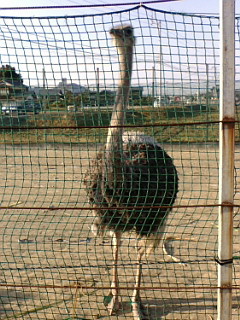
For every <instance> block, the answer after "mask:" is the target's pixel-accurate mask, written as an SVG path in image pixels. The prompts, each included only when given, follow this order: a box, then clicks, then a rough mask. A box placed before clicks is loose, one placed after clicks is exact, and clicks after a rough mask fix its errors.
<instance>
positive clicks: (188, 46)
mask: <svg viewBox="0 0 240 320" xmlns="http://www.w3.org/2000/svg"><path fill="white" fill-rule="evenodd" d="M224 1H227V0H224ZM120 2H122V3H126V2H128V3H131V2H135V0H128V1H126V0H38V1H36V0H24V2H23V1H22V0H8V1H6V2H1V3H0V17H6V16H7V17H9V16H10V17H49V16H61V17H62V16H63V17H65V16H73V15H74V16H75V15H76V16H77V15H80V16H81V15H86V14H87V15H91V14H99V13H101V14H103V13H107V12H113V11H120V10H124V9H128V8H129V7H128V6H119V3H120ZM142 2H143V3H144V1H142ZM96 3H97V4H105V5H106V4H107V3H109V4H112V3H116V6H102V7H95V8H93V7H91V8H90V7H89V8H87V9H86V8H74V9H73V8H71V9H34V10H30V9H24V10H20V9H14V10H3V9H2V10H1V8H6V7H8V8H14V7H36V6H38V7H39V6H60V5H62V6H73V5H94V4H96ZM219 3H220V0H179V1H170V2H162V3H155V4H147V6H148V7H150V8H155V9H158V10H164V11H170V12H179V13H191V14H192V13H193V14H200V15H204V14H205V15H209V16H212V15H214V16H215V15H218V14H219ZM131 7H133V6H131ZM138 14H139V13H137V12H135V13H133V14H132V18H133V20H132V21H133V23H134V24H135V26H136V27H138V21H139V23H140V24H142V25H144V23H145V22H144V20H143V18H144V17H145V16H144V13H141V10H140V14H142V16H141V18H142V19H140V20H138ZM236 14H237V15H240V0H236ZM126 16H127V14H126ZM126 16H125V17H126ZM104 17H105V18H104V21H105V22H104V23H106V28H108V27H109V26H110V25H111V23H112V22H111V15H105V16H104ZM114 17H117V15H114ZM122 18H124V16H122V17H121V19H122ZM169 19H170V20H171V18H169ZM184 19H185V18H184ZM186 19H187V18H186ZM0 20H1V19H0ZM24 20H26V19H24ZM31 20H32V23H33V24H34V26H33V25H32V24H30V22H29V21H28V22H26V24H24V22H23V21H22V20H21V19H12V20H11V19H8V20H6V19H3V22H2V23H3V25H2V26H1V30H3V31H4V32H2V34H1V33H0V39H2V40H4V41H5V42H2V43H3V44H4V43H6V49H5V51H4V49H3V48H1V54H0V65H2V64H3V65H6V64H10V65H12V66H14V67H15V68H16V69H17V71H18V72H20V73H21V74H22V76H23V79H24V83H25V84H27V85H30V86H32V85H34V86H35V85H36V86H37V85H39V84H42V83H43V79H42V77H43V75H42V70H43V69H44V70H46V72H47V80H48V81H49V85H51V86H54V85H55V84H56V83H58V82H59V81H61V79H63V78H67V79H71V80H72V81H73V82H74V83H78V82H80V83H81V85H84V86H87V85H92V84H94V85H96V70H97V69H99V71H100V78H102V82H104V83H105V82H106V83H109V82H111V81H112V80H113V77H114V76H118V72H117V71H118V58H117V56H116V50H115V48H114V47H113V46H112V43H111V39H109V38H110V37H109V36H108V34H106V30H103V29H101V28H103V27H102V26H103V24H101V18H99V20H97V19H95V20H94V21H93V20H91V19H90V18H89V19H85V20H84V21H82V20H81V19H80V18H79V19H77V20H76V21H78V23H80V25H81V23H83V24H84V25H85V26H86V28H87V30H88V33H86V34H85V33H84V32H85V31H84V29H78V27H77V26H76V25H75V24H74V23H75V20H71V19H70V18H68V23H69V24H70V26H71V28H70V29H71V32H70V33H69V30H68V29H67V26H66V25H65V21H64V19H62V18H61V19H59V20H58V22H56V21H55V20H54V19H51V22H49V21H48V20H47V19H41V20H42V22H41V23H40V24H39V22H37V21H36V19H35V20H34V19H31ZM215 20H216V19H215ZM215 20H214V22H212V23H213V24H215V26H214V27H213V26H212V28H215V29H214V30H210V29H209V28H210V27H209V26H210V24H209V21H210V20H208V21H199V20H197V19H196V18H195V20H194V22H192V21H190V24H192V23H193V24H192V25H194V27H192V28H193V29H194V32H195V33H194V35H192V34H191V33H192V31H193V29H189V30H190V31H189V32H188V33H185V34H183V29H182V27H183V24H181V21H178V23H179V25H178V28H179V29H178V32H177V33H175V32H174V31H169V32H170V33H169V34H168V35H165V36H164V34H163V32H164V31H163V32H162V31H161V39H162V40H159V27H158V22H157V20H156V18H155V20H154V13H152V14H150V15H149V21H150V24H151V23H152V24H151V28H149V27H147V28H138V29H136V30H137V32H138V34H137V36H138V37H137V49H136V54H135V56H138V59H139V60H136V62H135V65H137V69H136V71H135V73H134V77H135V83H138V82H139V81H140V80H141V81H143V82H144V83H146V82H149V83H152V80H151V78H152V77H153V68H154V63H155V67H156V77H157V76H158V75H159V74H161V73H162V74H164V77H165V79H166V81H170V80H171V79H172V78H173V77H174V79H180V78H181V79H185V80H186V81H193V80H194V81H195V78H196V77H197V78H201V77H203V78H204V79H205V78H206V65H208V67H209V79H210V80H211V79H215V78H216V77H217V76H216V75H217V73H218V69H217V67H216V66H217V62H216V61H215V59H216V57H217V55H218V52H217V49H214V46H215V45H216V46H217V32H218V30H217V29H216V28H218V24H217V25H216V21H215ZM5 21H6V22H5ZM81 21H82V22H81ZM120 21H122V20H120ZM151 21H152V22H151ZM98 22H99V24H96V25H95V23H98ZM175 22H176V21H175ZM202 22H206V23H205V24H203V25H202ZM48 23H50V24H51V25H50V24H48ZM58 23H59V25H58ZM172 23H173V22H172ZM60 25H61V27H60ZM187 25H188V20H186V26H187ZM208 25H209V26H208ZM95 26H97V27H98V28H100V29H101V30H100V31H99V30H98V34H99V36H98V37H97V38H96V36H95V34H96V30H95V29H94V28H95ZM135 26H134V27H135ZM145 27H146V26H145ZM162 27H163V28H162V29H163V30H167V27H166V26H165V25H164V24H163V25H162ZM165 27H166V28H165ZM172 27H173V28H174V27H175V26H174V25H173V26H172ZM34 28H35V29H34ZM169 28H170V29H171V25H169ZM201 28H205V29H204V37H205V38H204V42H202V41H203V36H202V34H203V32H202V31H203V30H202V29H201ZM170 29H169V30H170ZM150 30H151V31H150ZM140 32H144V34H141V33H140ZM166 32H167V31H166ZM212 32H213V33H212ZM24 34H27V35H28V36H27V37H26V36H24ZM62 34H64V38H63V37H62ZM209 34H211V35H213V38H209ZM88 35H90V36H91V37H89V38H88ZM28 37H29V38H28ZM71 37H74V38H71ZM168 37H169V38H168ZM176 37H178V39H176ZM215 37H216V39H215ZM13 38H14V41H12V39H13ZM79 39H80V41H79ZM152 39H155V40H154V43H152ZM72 40H74V41H72ZM46 41H47V42H48V44H47V42H46ZM149 41H150V42H149ZM159 41H160V42H159ZM166 41H172V43H171V45H172V47H171V48H172V49H171V50H172V51H171V52H170V51H169V50H168V47H169V46H168V44H167V43H166ZM174 41H175V42H176V41H177V43H178V45H177V46H176V45H175V42H174ZM144 46H145V49H141V48H144ZM204 46H206V48H205V47H204ZM160 47H161V48H162V49H160ZM203 47H204V49H202V48H203ZM11 48H14V50H15V51H14V50H13V49H11ZM16 48H17V49H16ZM99 49H100V51H99ZM137 50H138V51H137ZM143 50H145V51H144V52H143ZM161 50H163V51H162V57H163V58H162V66H163V67H161V68H165V71H162V70H160V71H159V69H160V67H159V65H160V54H159V52H160V51H161ZM164 50H165V52H164ZM194 50H195V51H194ZM214 50H215V51H214ZM135 59H136V58H135ZM180 59H181V61H180ZM109 62H110V63H109ZM51 70H53V71H51ZM79 70H81V72H79ZM164 72H165V73H164ZM173 74H174V76H173ZM79 75H80V76H81V79H79ZM190 76H191V79H189V77H190ZM134 77H133V80H134ZM169 79H170V80H169ZM159 81H160V80H159ZM159 81H158V82H159ZM138 85H139V83H138Z"/></svg>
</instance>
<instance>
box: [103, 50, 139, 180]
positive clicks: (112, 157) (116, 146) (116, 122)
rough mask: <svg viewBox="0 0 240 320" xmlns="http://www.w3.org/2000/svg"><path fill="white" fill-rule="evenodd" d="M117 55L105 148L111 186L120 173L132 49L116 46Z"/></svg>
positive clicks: (107, 172)
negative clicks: (117, 79)
mask: <svg viewBox="0 0 240 320" xmlns="http://www.w3.org/2000/svg"><path fill="white" fill-rule="evenodd" d="M118 53H119V55H120V82H119V85H118V89H117V96H116V101H115V105H114V108H113V112H112V118H111V122H110V127H109V129H108V136H107V143H106V147H105V161H106V173H105V174H106V175H107V179H108V181H109V182H110V183H111V184H112V183H114V180H115V182H116V181H117V180H118V179H119V178H120V177H119V174H120V175H121V173H122V168H121V162H122V134H123V127H122V126H123V124H124V119H125V111H126V109H127V106H128V100H129V90H130V83H131V74H132V56H133V47H132V46H118Z"/></svg>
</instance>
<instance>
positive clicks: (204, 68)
mask: <svg viewBox="0 0 240 320" xmlns="http://www.w3.org/2000/svg"><path fill="white" fill-rule="evenodd" d="M236 22H237V23H236V37H237V39H236V72H237V75H238V74H239V56H240V55H239V34H240V33H239V19H236ZM126 24H131V25H132V26H133V27H134V32H135V36H136V45H135V49H134V60H133V72H132V84H131V90H130V97H129V108H128V110H127V111H126V115H125V117H126V121H125V126H126V129H127V130H130V131H131V130H133V129H135V130H140V131H143V132H144V133H145V134H148V135H150V136H153V137H154V138H155V139H156V140H157V141H158V142H159V143H160V144H161V146H162V147H163V148H164V149H165V150H166V151H167V152H168V154H169V155H170V156H171V157H172V159H173V161H174V164H175V166H176V168H177V171H178V175H179V192H178V195H177V200H176V202H175V203H174V207H173V210H172V211H171V213H170V214H169V215H168V218H167V222H166V228H165V230H164V236H163V240H162V243H161V245H160V246H159V247H158V248H157V250H156V252H155V253H153V254H151V255H149V256H148V257H146V258H144V259H143V261H142V272H143V279H142V283H141V297H142V302H143V304H144V306H145V309H146V310H145V311H146V313H147V315H148V318H149V319H214V318H216V313H217V311H216V305H217V263H216V261H215V257H216V256H217V226H218V223H217V217H218V158H219V149H218V128H219V121H218V120H219V19H218V18H217V17H206V16H195V15H187V14H176V13H171V12H163V11H157V10H153V9H150V8H148V7H146V6H138V7H136V8H133V9H131V10H124V11H121V12H115V13H112V12H111V13H109V14H98V15H82V16H77V15H76V16H68V17H66V16H64V15H63V16H58V17H40V18H38V17H32V18H19V17H0V43H1V49H0V59H1V63H0V64H1V65H2V67H1V68H0V102H1V117H0V129H1V130H0V143H1V144H0V149H1V151H0V159H1V160H0V202H1V211H0V217H1V218H0V219H1V228H0V239H1V248H0V255H1V270H0V305H1V308H0V318H1V319H15V318H19V319H49V320H50V319H64V320H67V319H113V320H114V319H119V320H121V319H133V314H132V312H131V310H132V303H131V297H132V290H133V287H134V282H135V276H136V269H137V265H138V261H137V252H136V249H135V246H136V235H135V233H134V232H130V233H124V235H123V239H122V245H121V252H120V258H119V262H118V266H117V267H118V273H119V285H120V288H121V299H122V300H121V302H122V303H121V308H120V310H119V311H118V312H117V313H116V314H113V315H109V313H108V310H107V308H106V307H105V306H104V303H103V302H104V300H106V299H107V294H108V291H109V289H110V286H111V272H112V260H113V258H112V250H113V247H112V239H111V237H110V236H109V235H108V234H106V235H104V236H103V237H100V236H96V237H95V236H94V235H93V233H92V232H91V230H90V229H91V225H92V223H93V210H92V208H91V206H90V205H89V203H88V200H87V197H86V190H85V186H84V184H83V180H84V174H85V172H86V170H87V169H88V168H89V163H90V160H91V159H93V158H94V156H95V155H96V152H97V151H98V150H99V149H100V148H101V147H102V146H103V144H104V143H105V142H106V139H107V129H108V126H109V123H110V119H111V114H112V107H113V104H114V100H115V96H116V90H117V86H118V82H119V77H120V75H119V56H118V54H117V51H116V47H115V46H114V44H113V43H112V38H111V36H110V34H109V30H110V29H111V28H112V27H113V26H116V25H126ZM236 88H237V89H239V90H240V87H239V81H236ZM237 92H238V90H236V103H237V104H238V94H237ZM239 92H240V91H239ZM239 97H240V94H239ZM239 99H240V98H239ZM237 109H238V108H237ZM237 111H238V110H237ZM236 141H237V143H238V142H239V123H238V122H237V124H236ZM238 155H239V147H238V145H237V146H236V155H235V158H236V162H235V168H236V179H235V180H236V184H235V191H236V193H235V200H236V203H238V200H239V181H238V180H239V177H238V175H237V172H238V168H239V166H240V165H239V164H238V161H239V156H238ZM238 211H239V208H238V207H237V206H236V208H235V221H234V274H233V277H234V279H233V319H239V318H240V314H239V297H238V294H237V291H238V290H237V289H239V272H240V270H239V257H240V255H239V236H238V234H239V223H238ZM162 244H163V245H162Z"/></svg>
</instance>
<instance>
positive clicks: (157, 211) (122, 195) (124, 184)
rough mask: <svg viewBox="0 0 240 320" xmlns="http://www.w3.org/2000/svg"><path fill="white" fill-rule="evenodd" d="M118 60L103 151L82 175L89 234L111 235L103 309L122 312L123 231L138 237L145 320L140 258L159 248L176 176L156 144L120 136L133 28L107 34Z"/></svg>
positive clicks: (136, 304)
mask: <svg viewBox="0 0 240 320" xmlns="http://www.w3.org/2000/svg"><path fill="white" fill-rule="evenodd" d="M110 34H111V35H112V37H113V39H114V40H115V44H116V47H117V51H118V54H119V59H120V82H119V85H118V90H117V95H116V101H115V105H114V108H113V112H112V117H111V122H110V126H109V129H108V135H107V142H106V145H105V147H104V148H103V149H102V150H101V151H100V152H99V153H98V154H97V156H96V159H95V160H93V162H92V163H91V165H90V169H89V170H88V171H87V173H86V176H85V180H84V183H85V186H86V191H87V195H88V198H89V203H90V204H91V206H92V207H93V209H94V213H95V220H94V223H93V225H92V231H93V232H94V233H95V235H99V236H100V235H103V234H104V233H105V232H106V231H110V233H111V235H112V237H113V240H112V247H113V271H112V282H111V290H110V292H109V296H108V299H107V300H108V303H107V308H108V310H109V313H110V315H112V314H114V313H116V312H117V311H118V310H119V309H120V301H119V295H120V292H119V283H118V256H119V248H120V245H121V237H122V234H123V233H124V232H129V231H133V232H135V234H136V238H137V241H136V243H137V245H136V247H137V255H138V267H137V272H136V281H135V286H134V290H133V294H132V298H131V300H132V312H133V316H134V319H135V320H143V319H147V317H146V314H145V312H144V308H143V305H142V303H141V299H140V289H139V287H140V284H141V276H142V262H141V261H142V258H143V256H144V254H146V255H148V254H149V253H150V252H152V251H154V249H155V248H156V247H157V246H158V245H159V242H160V240H161V237H162V234H163V230H164V221H165V219H166V216H167V214H168V213H169V212H170V211H171V206H172V205H173V203H174V201H175V198H176V195H177V192H178V175H177V171H176V168H175V166H174V164H173V161H172V159H171V158H170V157H169V155H168V154H167V153H166V152H165V151H164V150H163V149H162V148H161V146H160V145H159V144H158V142H157V141H156V140H155V139H154V138H153V137H150V136H146V135H144V134H143V133H142V132H138V131H137V132H132V131H129V132H124V131H123V127H124V122H125V114H124V113H125V111H126V109H127V106H128V100H129V90H130V82H131V73H132V61H133V48H134V44H135V38H134V34H133V28H132V26H129V25H127V26H120V27H116V28H113V29H111V30H110Z"/></svg>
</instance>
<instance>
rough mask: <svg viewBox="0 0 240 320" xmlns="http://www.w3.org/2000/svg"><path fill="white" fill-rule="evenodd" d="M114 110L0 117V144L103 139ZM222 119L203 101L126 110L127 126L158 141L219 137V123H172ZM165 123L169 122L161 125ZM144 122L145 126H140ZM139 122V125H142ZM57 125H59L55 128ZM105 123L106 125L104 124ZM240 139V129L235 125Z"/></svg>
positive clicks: (88, 141)
mask: <svg viewBox="0 0 240 320" xmlns="http://www.w3.org/2000/svg"><path fill="white" fill-rule="evenodd" d="M110 119H111V110H107V109H105V110H96V109H84V110H82V111H81V112H74V113H67V112H57V111H55V112H42V113H40V114H38V115H27V116H19V117H8V116H2V117H1V118H0V126H1V133H0V143H1V144H23V143H27V144H32V143H96V142H97V143H104V142H105V141H106V135H107V128H106V127H107V126H108V125H109V122H110ZM218 119H219V113H218V108H217V107H216V106H213V107H211V108H207V107H206V106H204V105H192V106H183V107H165V108H163V107H162V108H152V107H145V108H140V107H139V108H134V109H129V110H127V112H126V122H125V123H126V125H131V126H136V127H135V128H127V130H140V131H144V132H145V133H146V134H149V135H153V136H155V137H156V138H157V140H158V141H159V142H174V143H181V142H182V143H193V142H201V143H204V142H216V141H218V130H219V129H218V124H211V123H210V124H206V123H205V124H196V125H194V124H193V125H186V126H183V125H180V126H171V124H173V123H179V124H184V123H187V122H191V123H192V122H193V123H194V122H196V123H198V122H207V121H217V120H218ZM162 124H164V125H166V126H161V125H162ZM142 125H146V127H144V128H141V126H142ZM139 126H140V127H139ZM56 127H57V128H56ZM101 127H105V128H101ZM236 137H237V140H239V129H238V128H237V129H236Z"/></svg>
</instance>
